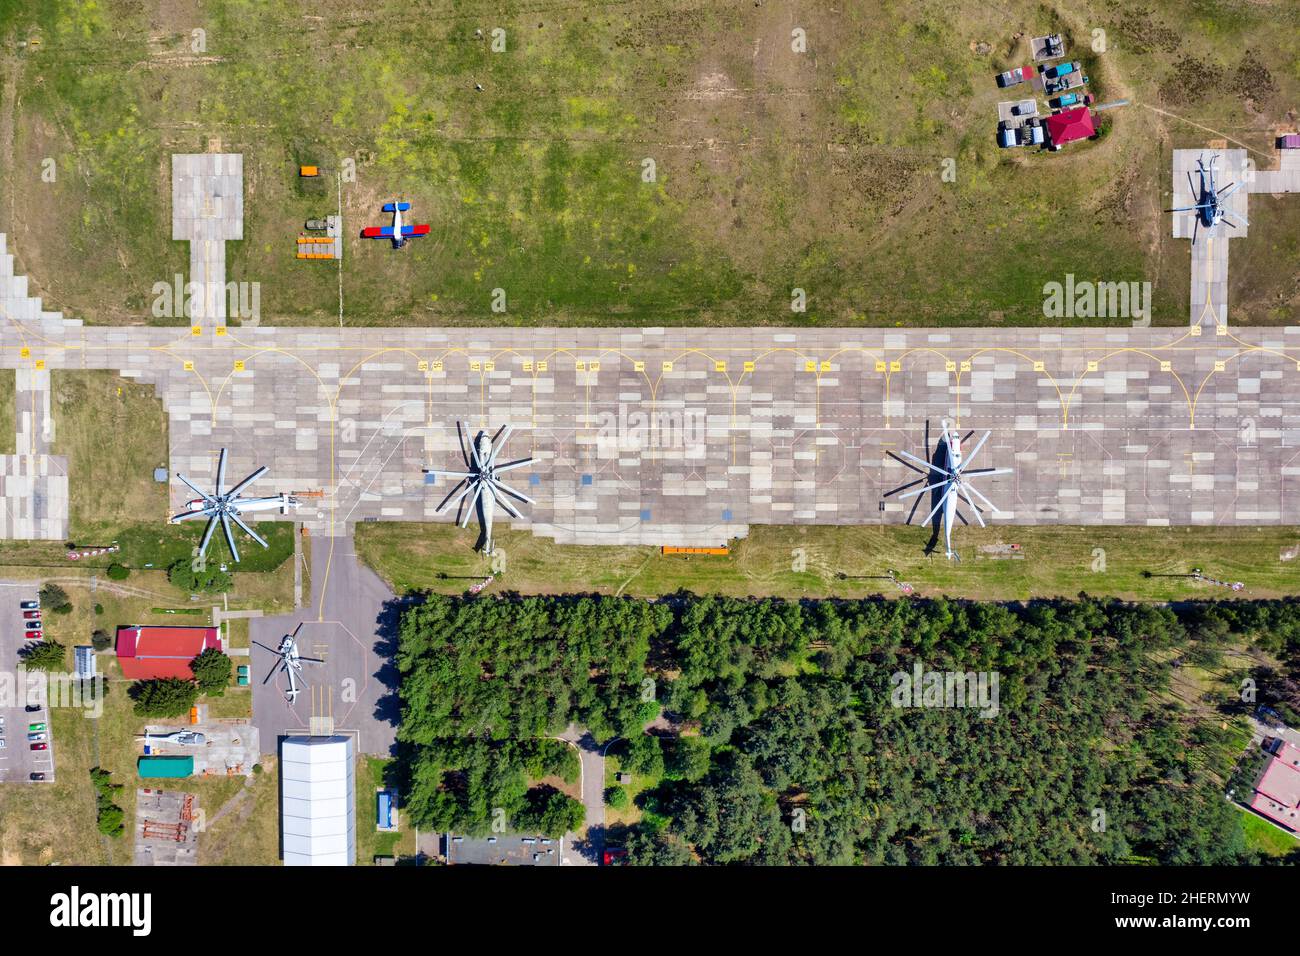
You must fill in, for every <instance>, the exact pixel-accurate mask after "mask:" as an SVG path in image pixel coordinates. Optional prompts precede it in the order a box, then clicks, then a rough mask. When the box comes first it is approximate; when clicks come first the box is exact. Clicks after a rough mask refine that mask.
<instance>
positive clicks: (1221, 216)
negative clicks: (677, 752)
mask: <svg viewBox="0 0 1300 956" xmlns="http://www.w3.org/2000/svg"><path fill="white" fill-rule="evenodd" d="M1218 161H1219V154H1218V153H1214V154H1212V155H1211V156H1210V164H1209V165H1208V166H1207V165H1206V164H1205V158H1204V157H1201V158H1199V159H1197V160H1196V168H1197V170H1198V171H1199V173H1200V178H1201V184H1200V187H1199V188H1197V185H1196V183H1195V182H1193V180H1192V173H1191V170H1188V171H1187V185H1188V186H1190V187H1191V190H1192V196H1193V198H1195V199H1196V205H1194V206H1179V207H1178V208H1177V209H1166V210H1165V211H1166V212H1191V213H1195V214H1196V217H1195V218H1194V219H1193V220H1192V245H1196V234H1197V232H1198V231H1199V230H1200V227H1201V226H1204V227H1205V228H1206V229H1213V228H1214V227H1215V226H1217V225H1218V224H1219V223H1224V224H1225V225H1227V226H1228V227H1230V228H1232V229H1236V228H1237V224H1236V223H1235V222H1233V221H1232V220H1233V219H1234V218H1236V219H1240V220H1241V222H1242V225H1246V226H1249V225H1250V223H1249V222H1248V221H1247V219H1246V217H1245V216H1240V215H1238V214H1237V213H1231V212H1228V210H1227V209H1225V208H1224V207H1223V200H1225V199H1227V198H1228V197H1229V196H1231V195H1232V194H1233V193H1234V192H1235V191H1236V190H1237V188H1238V187H1239V186H1240V185H1241V184H1240V183H1228V185H1226V186H1222V187H1218V186H1216V185H1215V184H1214V164H1215V163H1217V162H1218Z"/></svg>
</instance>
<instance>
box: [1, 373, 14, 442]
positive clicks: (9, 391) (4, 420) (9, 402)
mask: <svg viewBox="0 0 1300 956" xmlns="http://www.w3.org/2000/svg"><path fill="white" fill-rule="evenodd" d="M15 374H16V373H15V372H14V370H13V369H11V368H7V369H0V424H3V426H4V427H3V428H0V455H12V454H14V452H15V445H16V444H17V441H18V436H17V434H16V432H15V429H14V427H13V426H14V424H16V423H17V419H16V418H15V411H14V375H15ZM11 423H13V424H11Z"/></svg>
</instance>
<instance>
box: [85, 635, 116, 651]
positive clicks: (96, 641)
mask: <svg viewBox="0 0 1300 956" xmlns="http://www.w3.org/2000/svg"><path fill="white" fill-rule="evenodd" d="M90 646H91V647H93V648H94V649H95V650H97V651H106V650H108V649H109V648H110V647H112V646H113V638H112V636H111V635H110V634H109V633H108V631H95V633H94V634H92V635H90Z"/></svg>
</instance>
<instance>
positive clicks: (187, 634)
mask: <svg viewBox="0 0 1300 956" xmlns="http://www.w3.org/2000/svg"><path fill="white" fill-rule="evenodd" d="M210 647H215V648H216V649H217V650H221V633H220V632H219V631H218V630H217V629H216V628H215V627H119V628H118V629H117V648H116V650H117V661H118V663H119V664H121V665H122V676H124V677H126V678H127V679H129V680H152V679H153V678H156V677H180V678H182V679H186V680H188V679H190V678H192V677H193V676H194V672H193V671H192V670H190V661H192V660H194V658H196V657H198V656H199V655H200V654H202V653H203V652H204V651H206V650H207V649H208V648H210Z"/></svg>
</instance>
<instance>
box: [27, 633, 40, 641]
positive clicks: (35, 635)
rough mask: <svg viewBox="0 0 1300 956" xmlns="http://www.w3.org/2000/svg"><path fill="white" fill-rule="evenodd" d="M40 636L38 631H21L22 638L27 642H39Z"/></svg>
mask: <svg viewBox="0 0 1300 956" xmlns="http://www.w3.org/2000/svg"><path fill="white" fill-rule="evenodd" d="M42 636H43V635H42V633H41V632H40V631H23V637H25V638H27V640H29V641H39V640H40V639H41V637H42Z"/></svg>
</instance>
